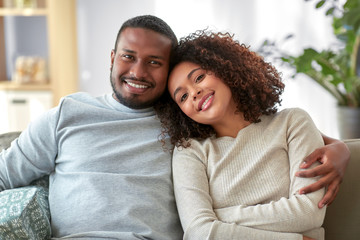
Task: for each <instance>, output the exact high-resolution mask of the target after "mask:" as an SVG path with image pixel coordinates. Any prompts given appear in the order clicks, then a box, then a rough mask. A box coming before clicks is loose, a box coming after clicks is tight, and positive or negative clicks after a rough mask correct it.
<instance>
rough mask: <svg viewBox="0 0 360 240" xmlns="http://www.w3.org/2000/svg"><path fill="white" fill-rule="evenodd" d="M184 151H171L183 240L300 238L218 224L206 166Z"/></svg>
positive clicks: (231, 224)
mask: <svg viewBox="0 0 360 240" xmlns="http://www.w3.org/2000/svg"><path fill="white" fill-rule="evenodd" d="M188 153H189V152H188V151H187V150H184V151H177V150H175V152H174V157H173V178H174V191H175V198H176V203H177V207H178V212H179V216H180V220H181V224H182V227H183V229H184V239H196V240H197V239H213V240H216V239H244V240H246V239H249V240H250V239H264V240H267V239H274V240H275V239H287V240H291V239H297V240H301V239H302V235H301V234H296V233H282V232H277V231H266V230H260V229H255V228H251V227H245V226H241V225H238V224H235V223H225V222H223V221H220V220H219V219H218V218H217V217H216V215H215V212H214V210H213V207H212V199H211V196H210V193H209V183H208V179H207V173H206V166H205V165H204V163H203V162H202V161H201V160H200V159H198V158H197V157H195V156H194V155H192V154H188Z"/></svg>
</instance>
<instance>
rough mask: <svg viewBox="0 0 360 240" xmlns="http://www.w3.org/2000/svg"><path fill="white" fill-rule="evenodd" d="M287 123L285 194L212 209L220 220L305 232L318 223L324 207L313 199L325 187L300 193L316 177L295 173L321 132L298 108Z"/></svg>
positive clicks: (316, 199)
mask: <svg viewBox="0 0 360 240" xmlns="http://www.w3.org/2000/svg"><path fill="white" fill-rule="evenodd" d="M284 124H287V123H285V122H284ZM288 125H289V127H288V130H287V132H288V136H287V145H288V157H289V163H290V172H289V177H290V179H291V183H290V186H289V189H290V192H289V196H287V197H283V198H281V199H279V200H278V201H272V202H270V203H267V204H257V205H255V206H233V207H227V208H221V209H216V210H215V213H216V214H217V216H218V218H219V219H220V220H222V221H225V222H235V223H237V224H241V225H243V226H250V227H256V228H260V229H265V230H272V231H289V229H291V231H293V232H305V231H308V230H311V229H313V228H319V227H320V226H321V225H322V223H323V219H324V217H325V209H319V208H318V207H317V202H318V201H319V200H320V199H321V198H322V197H323V194H324V192H325V190H324V189H321V190H319V191H317V192H313V193H311V194H306V195H305V194H304V195H300V194H299V192H298V190H299V189H301V188H302V187H303V186H306V185H309V184H311V183H314V182H315V181H316V179H314V178H298V177H295V172H296V171H297V170H298V169H299V165H300V163H301V161H302V159H303V158H304V156H306V155H307V154H309V153H310V152H311V151H312V150H313V149H314V147H320V146H321V145H322V139H321V136H320V134H316V132H317V130H316V127H315V125H314V123H313V122H312V120H311V119H310V117H309V116H308V114H306V113H305V112H303V111H301V110H296V111H292V115H291V118H290V121H289V122H288ZM314 133H315V134H314ZM304 143H306V144H304Z"/></svg>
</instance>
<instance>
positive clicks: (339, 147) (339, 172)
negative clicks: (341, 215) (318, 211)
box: [296, 135, 350, 208]
mask: <svg viewBox="0 0 360 240" xmlns="http://www.w3.org/2000/svg"><path fill="white" fill-rule="evenodd" d="M322 136H323V139H324V143H325V144H326V145H325V146H323V147H321V148H318V149H316V150H315V151H314V152H312V153H311V154H310V155H309V156H307V157H306V158H305V159H304V162H303V164H301V166H300V168H302V169H307V168H309V167H310V166H311V165H312V164H314V163H315V162H317V161H318V162H320V163H321V165H319V166H317V167H315V168H312V169H309V170H305V171H299V172H297V173H296V176H299V177H308V178H309V177H317V176H321V178H320V179H319V180H318V181H317V182H315V183H313V184H310V185H308V186H306V187H304V188H302V189H300V192H301V193H303V194H305V193H310V192H314V191H317V190H319V189H321V188H324V187H327V190H326V194H325V195H324V197H323V198H322V199H321V201H320V202H319V203H318V206H319V208H322V207H324V206H325V205H330V204H331V203H332V202H333V201H334V199H335V197H336V195H337V193H338V191H339V188H340V183H341V182H342V180H343V177H344V174H345V170H346V167H347V165H348V163H349V161H350V151H349V148H348V147H347V146H346V144H345V143H344V142H342V141H340V140H337V139H334V138H330V137H327V136H325V135H322Z"/></svg>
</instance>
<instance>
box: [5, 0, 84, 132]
mask: <svg viewBox="0 0 360 240" xmlns="http://www.w3.org/2000/svg"><path fill="white" fill-rule="evenodd" d="M11 1H12V2H19V0H0V92H1V99H0V131H2V132H6V131H13V130H21V129H23V128H24V124H27V123H28V122H29V121H30V120H31V119H33V118H34V116H37V115H38V114H39V113H40V112H42V111H43V110H47V109H49V108H50V107H53V106H55V105H57V104H58V102H59V100H60V98H61V97H63V96H65V95H68V94H71V93H74V92H76V91H77V89H78V57H77V34H76V33H77V29H76V0H35V7H31V8H29V7H26V6H24V7H21V8H20V7H14V6H8V5H7V2H11ZM20 2H21V1H20ZM24 2H29V1H25V0H24ZM30 2H31V1H30ZM38 16H42V17H45V18H46V34H47V44H46V46H44V47H46V48H47V53H48V54H47V55H48V56H47V68H48V80H47V81H46V82H42V83H34V82H32V83H26V84H24V83H18V82H14V81H10V80H11V79H9V78H10V77H9V76H11V75H12V73H9V72H8V70H7V67H6V66H7V60H8V58H7V57H6V51H5V50H6V49H5V38H6V32H5V31H4V30H5V29H4V19H5V18H7V17H21V18H24V17H25V18H32V17H38ZM15 38H16V36H15ZM44 45H45V44H44ZM8 64H9V62H8ZM12 64H14V63H12ZM35 102H37V103H40V102H41V104H34V103H35Z"/></svg>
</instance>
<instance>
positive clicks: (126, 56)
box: [121, 54, 134, 61]
mask: <svg viewBox="0 0 360 240" xmlns="http://www.w3.org/2000/svg"><path fill="white" fill-rule="evenodd" d="M121 57H122V58H123V59H125V60H127V61H129V60H133V59H134V57H133V56H131V55H128V54H123V55H121Z"/></svg>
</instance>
